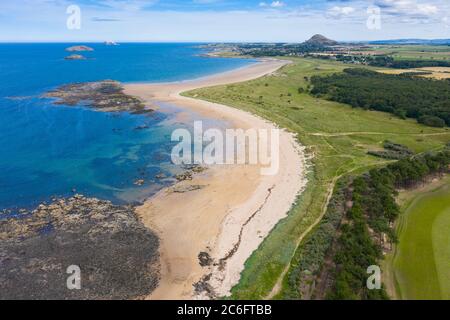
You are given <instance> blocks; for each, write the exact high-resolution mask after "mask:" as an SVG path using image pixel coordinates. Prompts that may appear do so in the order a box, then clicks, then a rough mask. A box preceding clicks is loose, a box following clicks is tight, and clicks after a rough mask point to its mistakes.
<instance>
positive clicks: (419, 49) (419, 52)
mask: <svg viewBox="0 0 450 320" xmlns="http://www.w3.org/2000/svg"><path fill="white" fill-rule="evenodd" d="M370 50H371V51H374V52H378V53H379V54H386V55H392V57H394V58H395V59H396V60H450V52H449V50H448V46H428V45H423V46H420V45H401V46H398V45H381V46H376V47H374V48H371V49H370Z"/></svg>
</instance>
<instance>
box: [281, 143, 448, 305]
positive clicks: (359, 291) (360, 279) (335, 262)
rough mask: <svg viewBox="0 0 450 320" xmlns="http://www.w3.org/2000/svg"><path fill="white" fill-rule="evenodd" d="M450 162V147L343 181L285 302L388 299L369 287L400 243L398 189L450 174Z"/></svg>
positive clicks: (299, 261) (295, 270)
mask: <svg viewBox="0 0 450 320" xmlns="http://www.w3.org/2000/svg"><path fill="white" fill-rule="evenodd" d="M449 164H450V143H449V144H448V145H447V148H446V149H444V150H443V151H441V152H439V153H429V154H425V155H419V156H411V157H408V158H406V159H403V160H400V161H398V162H395V163H393V164H390V165H388V166H387V167H384V168H378V169H373V170H371V171H370V172H368V173H366V174H363V175H360V176H357V177H354V178H352V179H350V180H344V181H340V183H339V184H338V186H337V188H336V190H335V192H334V195H333V198H332V200H331V202H330V205H329V207H328V211H327V213H326V215H325V217H324V219H323V221H322V222H321V223H320V225H319V226H318V227H317V228H316V229H315V231H314V232H313V233H312V234H311V235H310V236H309V237H308V239H306V240H305V243H304V244H303V245H302V249H301V251H300V254H298V255H297V256H296V258H295V261H294V263H293V267H292V268H291V270H290V273H289V277H288V288H289V290H287V291H286V293H285V297H284V298H291V299H298V298H302V299H320V298H324V297H326V298H328V299H339V300H341V299H343V300H350V299H388V295H387V294H386V292H385V290H384V289H381V290H368V289H367V286H366V281H367V278H368V274H367V268H368V267H369V266H371V265H378V264H379V261H380V259H381V258H382V253H383V250H384V249H385V246H386V245H387V244H389V243H395V242H396V241H397V238H396V236H395V232H394V230H393V222H394V221H395V220H396V218H397V217H398V214H399V207H398V205H397V204H396V201H395V197H396V195H397V190H398V189H399V188H411V187H415V186H417V185H419V184H422V183H426V180H427V179H429V178H430V177H433V176H436V175H442V174H444V173H448V172H449ZM385 240H388V241H387V242H388V243H386V242H385ZM326 261H327V262H326Z"/></svg>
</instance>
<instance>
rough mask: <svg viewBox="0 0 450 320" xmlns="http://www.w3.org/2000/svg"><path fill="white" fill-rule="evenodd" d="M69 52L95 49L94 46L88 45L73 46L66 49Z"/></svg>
mask: <svg viewBox="0 0 450 320" xmlns="http://www.w3.org/2000/svg"><path fill="white" fill-rule="evenodd" d="M66 51H68V52H83V51H94V49H93V48H91V47H88V46H73V47H69V48H67V49H66Z"/></svg>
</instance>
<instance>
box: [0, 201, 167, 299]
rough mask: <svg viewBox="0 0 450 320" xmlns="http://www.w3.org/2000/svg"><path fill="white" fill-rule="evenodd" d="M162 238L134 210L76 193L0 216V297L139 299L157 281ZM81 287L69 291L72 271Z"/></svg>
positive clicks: (150, 290) (151, 288)
mask: <svg viewBox="0 0 450 320" xmlns="http://www.w3.org/2000/svg"><path fill="white" fill-rule="evenodd" d="M158 249H159V239H158V237H157V236H156V235H155V234H154V233H153V232H152V231H150V230H148V229H147V228H146V227H145V226H144V225H143V224H142V223H141V222H140V221H139V220H138V218H137V217H136V215H135V211H134V208H133V207H131V206H116V205H113V204H111V203H110V202H109V201H101V200H98V199H93V198H92V199H90V198H86V197H83V196H81V195H75V196H74V197H72V198H69V199H54V200H53V202H52V203H51V204H49V205H45V204H42V205H40V206H39V207H38V208H36V209H35V210H32V211H27V210H21V211H20V214H19V216H17V217H9V218H8V217H4V218H3V219H2V215H1V214H0V266H1V272H0V300H4V299H13V300H16V299H19V300H21V299H51V300H54V299H57V300H60V299H83V300H84V299H89V300H91V299H101V300H104V299H108V300H109V299H139V298H142V297H144V296H146V295H148V294H150V293H151V292H152V291H153V290H154V289H155V288H156V287H157V285H158V282H159V252H158ZM71 266H77V267H79V270H80V272H81V274H80V275H81V283H80V285H81V288H80V289H79V290H69V289H68V287H67V279H68V278H69V277H70V274H68V273H67V269H68V268H69V267H71Z"/></svg>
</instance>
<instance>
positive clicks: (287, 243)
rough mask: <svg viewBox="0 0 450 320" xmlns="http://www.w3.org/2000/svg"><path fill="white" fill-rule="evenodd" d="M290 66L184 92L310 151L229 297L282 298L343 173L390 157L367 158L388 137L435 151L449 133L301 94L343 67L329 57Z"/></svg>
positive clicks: (417, 148)
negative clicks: (268, 125) (315, 79)
mask: <svg viewBox="0 0 450 320" xmlns="http://www.w3.org/2000/svg"><path fill="white" fill-rule="evenodd" d="M290 60H292V61H293V63H292V64H290V65H288V66H286V67H284V68H283V69H282V70H280V71H279V72H277V73H276V74H274V75H271V76H267V77H265V78H261V79H257V80H253V81H250V82H245V83H240V84H234V85H228V86H219V87H213V88H207V89H201V90H196V91H192V92H188V93H186V95H189V96H192V97H195V98H201V99H204V100H208V101H212V102H217V103H222V104H225V105H229V106H233V107H235V108H239V109H243V110H246V111H249V112H252V113H254V114H257V115H260V116H261V117H263V118H266V119H268V120H271V121H273V122H275V123H277V124H278V125H280V126H281V127H283V128H287V129H288V130H290V131H292V132H294V133H296V134H298V139H299V140H300V142H301V143H302V144H303V145H304V146H306V147H307V150H308V153H309V154H310V155H311V157H312V160H311V168H310V171H309V174H308V177H309V184H308V187H307V189H306V191H305V192H304V193H303V194H302V195H301V196H300V197H299V198H298V200H297V202H296V204H295V205H294V206H293V207H292V209H291V212H290V215H289V217H288V218H286V219H284V220H283V221H282V222H280V223H279V224H278V226H277V227H276V228H275V229H274V231H273V232H272V233H271V235H270V236H269V237H268V238H267V239H266V240H265V241H264V243H263V244H262V245H261V247H260V248H259V249H258V250H257V251H256V252H254V254H253V255H252V256H251V257H250V258H249V260H248V261H247V263H246V269H245V270H244V272H243V274H242V278H241V281H240V283H239V284H238V285H237V286H236V287H235V288H234V289H233V298H235V299H264V298H283V297H284V292H285V291H287V290H289V281H288V278H289V274H290V272H291V271H292V268H295V265H291V262H292V261H295V257H296V253H297V252H298V249H299V247H301V245H302V241H303V240H304V239H305V237H306V236H307V235H308V233H309V232H310V231H311V230H313V229H314V228H315V226H317V224H318V223H319V222H320V221H321V219H322V217H323V215H324V214H325V212H326V209H327V206H328V201H329V200H330V198H331V195H332V193H333V189H334V187H335V185H336V183H337V181H339V179H340V178H341V177H344V176H346V175H349V174H357V173H362V172H364V171H366V170H368V169H370V168H373V167H376V166H381V165H385V164H387V163H389V162H390V161H387V160H384V159H380V158H376V157H373V156H369V155H368V154H367V152H368V151H370V150H379V149H380V148H382V146H383V142H384V141H386V140H390V141H394V142H395V143H400V144H403V145H405V146H407V147H409V148H410V149H411V150H413V151H414V152H416V153H422V152H426V151H428V150H440V149H441V148H443V147H444V145H445V144H446V143H447V142H448V141H449V140H450V131H448V130H447V129H437V128H431V127H426V126H422V125H419V124H417V122H416V121H415V120H401V119H399V118H397V117H395V116H393V115H390V114H387V113H382V112H376V111H366V110H362V109H353V108H351V107H350V106H347V105H344V104H340V103H336V102H332V101H326V100H322V99H317V98H314V97H312V96H310V95H309V94H308V93H306V90H307V87H308V85H309V78H310V77H311V76H313V75H326V74H330V73H334V72H339V71H342V70H343V69H345V68H348V67H349V65H345V64H341V63H338V62H332V61H327V60H315V59H304V58H290Z"/></svg>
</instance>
